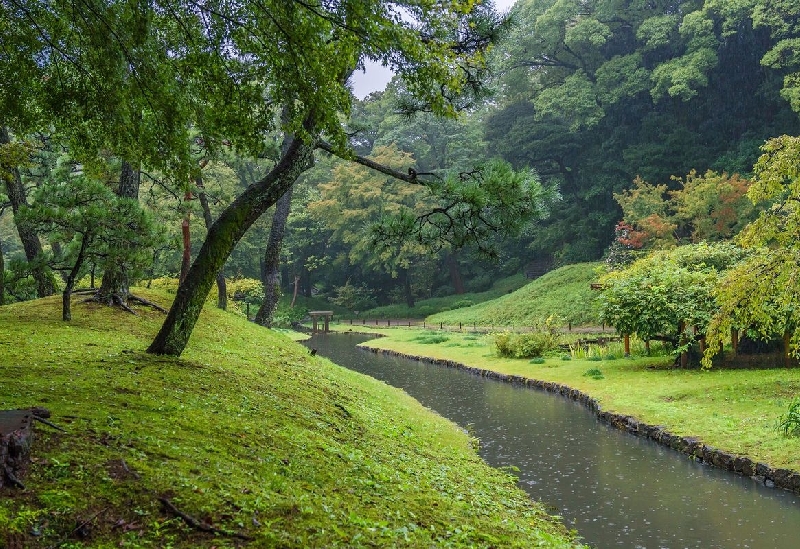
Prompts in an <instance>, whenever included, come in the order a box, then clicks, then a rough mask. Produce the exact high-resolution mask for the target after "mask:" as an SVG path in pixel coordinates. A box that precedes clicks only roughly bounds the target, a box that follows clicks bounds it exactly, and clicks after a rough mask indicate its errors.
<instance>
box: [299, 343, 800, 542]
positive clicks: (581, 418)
mask: <svg viewBox="0 0 800 549" xmlns="http://www.w3.org/2000/svg"><path fill="white" fill-rule="evenodd" d="M366 339H368V338H367V337H366V336H360V335H321V336H314V338H312V340H311V341H310V342H309V343H308V345H309V346H311V347H314V348H316V349H317V350H318V352H319V354H320V355H322V356H325V357H328V358H330V359H331V360H333V361H334V362H336V363H337V364H340V365H342V366H346V367H347V368H350V369H353V370H357V371H359V372H362V373H365V374H367V375H370V376H372V377H375V378H377V379H381V380H383V381H386V382H387V383H389V384H390V385H393V386H395V387H400V388H402V389H404V390H405V391H406V392H408V394H410V395H411V396H413V397H414V398H416V399H417V400H418V401H420V402H421V403H422V404H424V405H425V406H428V407H429V408H431V409H433V410H436V411H437V412H438V413H439V414H441V415H443V416H445V417H447V418H449V419H451V420H453V421H454V422H456V423H458V424H459V425H461V426H462V427H467V426H469V430H470V432H472V433H473V434H474V435H475V436H477V437H478V438H480V440H481V455H482V456H483V458H484V459H485V460H486V461H487V462H488V463H489V464H491V465H493V466H495V467H501V466H514V467H517V468H519V472H518V473H517V474H518V476H519V479H520V486H521V487H522V488H523V489H525V490H526V491H527V492H528V493H529V494H530V495H531V496H532V497H533V498H534V499H538V500H541V501H543V502H545V503H546V504H548V505H551V506H553V507H554V508H556V509H558V511H557V512H558V513H559V514H561V515H562V516H563V518H564V521H565V522H566V524H567V525H568V526H569V527H571V528H575V529H577V530H578V532H579V533H580V535H581V536H583V537H584V539H585V541H586V542H587V543H589V544H591V545H592V546H594V547H612V546H617V547H630V548H669V549H675V548H682V547H703V548H712V547H718V548H725V549H728V548H735V547H742V548H754V549H783V548H786V549H790V548H791V549H796V548H797V547H800V499H799V498H798V497H797V496H795V495H793V494H790V493H788V492H784V491H780V490H773V489H769V488H766V487H764V486H762V485H760V484H758V483H756V482H754V481H753V480H751V479H749V478H746V477H741V476H737V475H734V474H731V473H727V472H724V471H721V470H718V469H715V468H711V467H708V466H704V465H700V464H698V463H696V462H693V461H691V460H690V459H688V457H687V456H685V455H683V454H679V453H677V452H675V451H673V450H669V449H667V448H664V447H662V446H659V445H657V444H656V443H654V442H652V441H650V440H648V439H643V438H638V437H635V436H633V435H630V434H627V433H624V432H622V431H618V430H616V429H612V428H610V427H608V426H606V425H604V424H602V423H600V422H599V421H598V420H597V419H596V417H595V416H594V414H592V413H591V412H589V411H588V410H586V409H585V408H584V407H583V406H581V405H580V404H577V403H575V402H572V401H570V400H567V399H565V398H563V397H560V396H556V395H550V394H547V393H543V392H540V391H535V390H531V389H526V388H524V387H520V386H515V385H511V384H508V383H503V382H499V381H494V380H488V379H484V378H480V377H477V376H473V375H470V374H468V373H465V372H461V371H458V370H453V369H449V368H443V367H440V366H431V365H428V364H424V363H421V362H416V361H412V360H407V359H401V358H395V357H387V356H383V355H376V354H374V353H370V352H367V351H363V350H359V349H356V347H355V345H356V344H358V343H360V342H362V341H365V340H366ZM553 512H556V511H555V510H553Z"/></svg>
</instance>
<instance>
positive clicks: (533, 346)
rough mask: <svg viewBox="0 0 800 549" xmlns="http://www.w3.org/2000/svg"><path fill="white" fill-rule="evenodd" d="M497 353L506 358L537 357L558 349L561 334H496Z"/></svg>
mask: <svg viewBox="0 0 800 549" xmlns="http://www.w3.org/2000/svg"><path fill="white" fill-rule="evenodd" d="M494 344H495V347H496V349H497V355H498V356H501V357H506V358H536V357H541V356H543V355H544V354H545V353H547V352H549V351H552V350H553V349H556V348H557V347H558V344H559V336H558V334H557V333H555V332H531V333H513V332H500V333H497V334H495V335H494Z"/></svg>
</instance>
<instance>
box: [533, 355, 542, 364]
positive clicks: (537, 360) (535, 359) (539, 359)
mask: <svg viewBox="0 0 800 549" xmlns="http://www.w3.org/2000/svg"><path fill="white" fill-rule="evenodd" d="M530 363H531V364H544V358H542V357H540V356H536V357H533V358H532V359H531V361H530Z"/></svg>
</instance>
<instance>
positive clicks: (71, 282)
mask: <svg viewBox="0 0 800 549" xmlns="http://www.w3.org/2000/svg"><path fill="white" fill-rule="evenodd" d="M91 238H92V237H91V236H90V235H88V234H84V235H82V236H81V249H80V250H79V251H78V257H77V259H75V264H74V265H73V266H72V269H71V270H70V272H69V274H68V275H67V277H66V280H65V281H64V282H65V284H64V291H63V292H62V294H61V319H62V320H64V321H69V320H72V307H71V303H70V300H71V299H72V290H73V288H75V279H77V278H78V274H79V273H80V272H81V267H83V262H84V260H85V259H86V248H87V247H88V244H89V241H90V240H91Z"/></svg>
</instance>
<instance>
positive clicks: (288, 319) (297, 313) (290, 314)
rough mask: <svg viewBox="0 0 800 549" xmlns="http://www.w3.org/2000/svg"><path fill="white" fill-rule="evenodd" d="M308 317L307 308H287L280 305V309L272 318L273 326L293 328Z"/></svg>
mask: <svg viewBox="0 0 800 549" xmlns="http://www.w3.org/2000/svg"><path fill="white" fill-rule="evenodd" d="M307 316H308V309H307V308H305V307H297V306H296V307H286V306H283V305H282V304H278V308H277V309H276V310H275V313H274V314H273V316H272V325H273V326H274V327H275V328H292V327H294V325H295V324H297V323H299V322H302V321H303V319H305V318H306V317H307Z"/></svg>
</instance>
